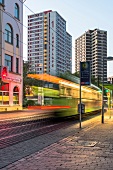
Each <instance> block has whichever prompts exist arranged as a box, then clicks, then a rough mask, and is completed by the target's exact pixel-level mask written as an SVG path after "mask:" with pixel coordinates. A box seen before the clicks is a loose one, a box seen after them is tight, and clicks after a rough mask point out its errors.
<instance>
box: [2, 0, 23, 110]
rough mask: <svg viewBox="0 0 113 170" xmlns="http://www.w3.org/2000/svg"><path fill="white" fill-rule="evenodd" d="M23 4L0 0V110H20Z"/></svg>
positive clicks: (14, 0)
mask: <svg viewBox="0 0 113 170" xmlns="http://www.w3.org/2000/svg"><path fill="white" fill-rule="evenodd" d="M22 23H23V3H22V2H20V1H19V0H10V1H9V0H0V30H1V31H0V56H1V57H0V68H1V74H0V75H1V77H0V110H1V109H2V110H5V111H7V110H20V109H22V96H23V90H22V89H23V85H22V84H23V81H22V79H23V44H22V41H23V26H22Z"/></svg>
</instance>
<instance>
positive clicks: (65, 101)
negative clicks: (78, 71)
mask: <svg viewBox="0 0 113 170" xmlns="http://www.w3.org/2000/svg"><path fill="white" fill-rule="evenodd" d="M28 78H31V79H32V80H33V79H36V80H38V81H39V82H41V83H39V84H40V85H38V86H34V85H33V84H32V86H29V87H27V89H26V97H27V99H28V100H34V101H35V103H36V104H35V105H37V108H40V109H52V110H54V112H55V114H56V115H57V116H59V117H65V116H72V115H76V114H78V105H79V101H80V98H79V96H80V95H79V91H80V90H79V89H80V85H79V78H75V79H74V81H73V82H72V81H71V80H65V79H62V78H59V77H56V76H52V75H48V74H28ZM28 91H29V92H28ZM101 95H102V94H101V92H100V89H99V88H98V87H97V86H95V85H93V84H91V86H82V87H81V97H82V98H81V101H82V103H83V104H84V106H85V113H89V112H95V111H100V110H101V103H102V101H101V99H102V96H101ZM29 107H31V106H29Z"/></svg>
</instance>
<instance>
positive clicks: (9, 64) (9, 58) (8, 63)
mask: <svg viewBox="0 0 113 170" xmlns="http://www.w3.org/2000/svg"><path fill="white" fill-rule="evenodd" d="M12 61H13V60H12V56H10V55H7V54H5V66H7V67H8V69H9V71H12Z"/></svg>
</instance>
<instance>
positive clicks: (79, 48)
mask: <svg viewBox="0 0 113 170" xmlns="http://www.w3.org/2000/svg"><path fill="white" fill-rule="evenodd" d="M80 61H91V75H92V76H94V77H95V78H99V79H100V80H101V81H102V78H103V75H104V82H107V31H103V30H99V29H94V30H88V31H86V32H85V33H84V34H83V35H81V36H80V37H78V38H77V39H76V40H75V72H78V71H79V70H80Z"/></svg>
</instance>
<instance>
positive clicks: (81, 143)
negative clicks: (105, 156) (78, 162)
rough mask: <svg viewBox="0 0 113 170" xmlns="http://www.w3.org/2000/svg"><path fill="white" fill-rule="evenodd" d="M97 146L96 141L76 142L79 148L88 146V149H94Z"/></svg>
mask: <svg viewBox="0 0 113 170" xmlns="http://www.w3.org/2000/svg"><path fill="white" fill-rule="evenodd" d="M96 144H97V142H96V141H83V140H78V141H76V142H75V145H79V146H88V147H93V146H95V145H96Z"/></svg>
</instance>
